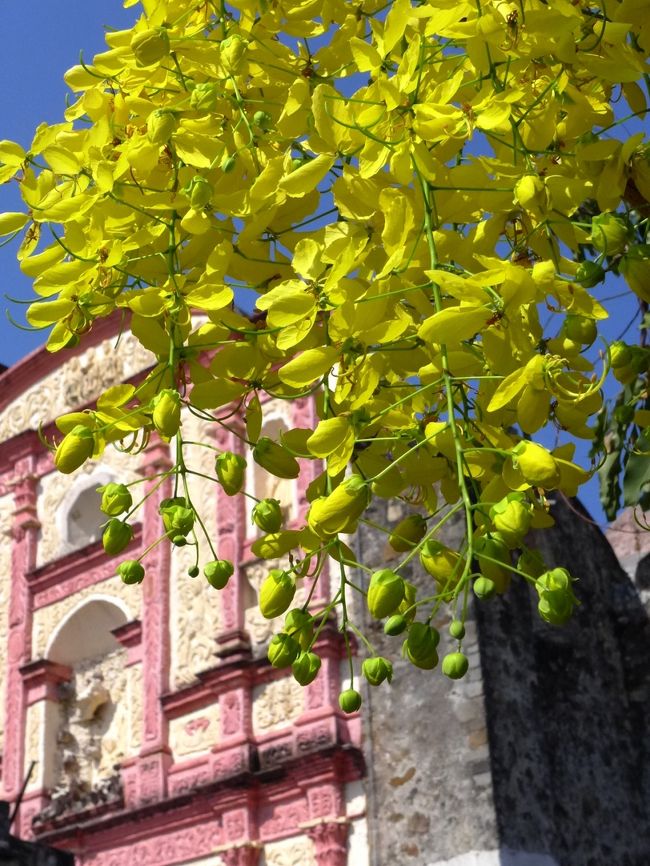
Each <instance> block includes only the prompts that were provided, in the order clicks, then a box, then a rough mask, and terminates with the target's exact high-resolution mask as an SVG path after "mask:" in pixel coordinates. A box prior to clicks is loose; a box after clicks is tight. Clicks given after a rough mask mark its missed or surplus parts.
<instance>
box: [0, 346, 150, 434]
mask: <svg viewBox="0 0 650 866" xmlns="http://www.w3.org/2000/svg"><path fill="white" fill-rule="evenodd" d="M114 347H115V340H114V339H110V340H104V341H103V342H102V343H100V344H99V345H98V346H92V347H91V348H89V349H88V350H87V351H86V352H85V353H84V354H83V355H80V356H78V357H74V358H71V359H70V360H69V361H66V362H65V363H63V364H62V365H61V366H60V367H59V368H58V369H56V370H55V371H54V372H53V373H51V374H50V375H49V376H46V377H44V378H43V379H41V381H40V382H37V383H36V384H35V385H32V387H31V388H28V389H27V390H26V391H24V392H23V393H22V394H21V395H20V397H17V398H16V399H15V400H13V401H12V402H11V403H9V405H8V406H7V407H6V408H5V409H4V411H3V412H2V413H1V414H0V442H4V441H5V440H6V439H9V438H11V437H12V436H15V435H17V434H18V433H22V431H23V430H36V429H37V428H38V425H39V424H47V423H48V422H50V421H52V420H53V419H54V417H55V416H57V415H63V414H64V413H65V412H71V411H72V410H74V409H78V408H80V407H81V406H84V405H86V404H87V403H90V402H92V401H94V400H96V399H97V396H98V395H99V394H100V393H101V392H102V391H104V390H106V388H109V387H110V386H111V385H117V384H119V383H120V382H124V381H125V380H126V379H128V378H130V377H131V376H133V375H135V374H136V373H138V372H140V371H141V370H145V369H146V368H147V367H149V366H151V364H152V363H153V362H154V358H153V356H152V355H151V353H150V352H148V351H147V350H146V349H144V348H143V347H142V346H141V345H140V343H139V342H138V341H137V340H136V339H135V337H133V335H132V334H130V333H125V334H122V337H121V338H120V351H119V352H115V349H114Z"/></svg>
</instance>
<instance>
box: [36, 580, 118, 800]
mask: <svg viewBox="0 0 650 866" xmlns="http://www.w3.org/2000/svg"><path fill="white" fill-rule="evenodd" d="M129 620H130V616H129V613H128V611H127V610H126V609H125V606H124V605H123V603H122V602H121V601H119V600H118V599H114V598H111V597H101V596H99V597H95V598H91V599H88V600H85V601H83V602H82V603H81V604H80V605H79V606H78V607H77V608H76V609H75V610H73V611H71V612H70V614H68V616H67V617H66V618H65V619H64V620H63V622H62V623H61V624H60V626H59V627H58V629H56V631H55V632H54V633H53V635H52V638H51V640H50V644H49V647H48V649H47V652H46V657H47V658H48V659H49V660H50V661H53V662H57V663H58V664H61V665H66V666H68V667H69V668H71V671H72V676H71V678H70V680H69V681H68V682H67V683H66V684H64V685H63V686H62V687H61V698H60V700H59V703H58V705H52V706H51V708H50V709H49V710H48V713H49V715H48V716H47V717H46V727H47V728H48V732H47V735H46V737H45V742H48V743H50V744H51V745H52V746H53V748H50V749H49V750H48V751H47V753H46V754H45V755H43V761H44V764H45V773H44V777H45V778H46V779H47V786H48V787H49V789H50V792H51V798H52V803H53V804H54V803H55V802H56V801H58V802H59V804H60V805H61V808H62V810H63V811H67V808H68V807H69V806H70V804H71V803H73V802H77V803H82V804H83V803H85V801H86V799H88V801H89V802H92V798H93V797H96V796H98V795H100V794H101V792H104V793H105V792H106V791H109V792H110V791H112V790H113V788H115V787H116V786H119V784H120V780H119V773H118V764H119V763H120V761H122V760H123V759H124V758H125V757H126V754H127V750H128V739H129V716H128V712H129V707H128V700H127V688H128V681H127V677H128V673H127V669H126V668H125V665H124V662H125V656H126V650H125V649H124V648H123V647H122V646H121V645H120V644H119V643H118V641H117V640H116V639H115V637H114V636H113V634H112V632H113V630H114V629H116V628H118V627H119V626H122V625H124V624H125V623H126V622H128V621H129Z"/></svg>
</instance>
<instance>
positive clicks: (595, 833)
mask: <svg viewBox="0 0 650 866" xmlns="http://www.w3.org/2000/svg"><path fill="white" fill-rule="evenodd" d="M385 507H386V506H385V505H382V504H380V505H379V506H375V508H376V509H377V511H376V512H375V514H374V516H373V519H377V520H378V522H382V520H383V519H384V517H385V511H384V510H383V509H385ZM554 513H555V516H556V520H557V525H556V527H555V528H554V529H553V530H551V531H550V532H549V531H546V532H544V533H543V534H542V533H540V534H538V536H537V537H533V538H532V539H531V541H532V543H534V544H535V545H536V546H538V547H540V549H542V551H543V552H544V555H545V557H546V559H547V562H548V563H549V565H562V566H565V567H567V568H569V570H570V571H571V573H572V574H573V575H574V576H576V577H578V578H579V582H578V583H577V584H576V594H577V595H578V597H579V598H580V600H581V602H582V603H581V605H580V607H579V608H578V610H577V612H576V614H575V617H574V619H573V620H572V621H571V622H570V623H569V624H568V625H567V626H565V627H562V628H557V627H553V626H550V625H547V624H546V623H544V622H542V621H541V620H540V619H539V617H538V615H537V612H536V596H535V595H534V593H533V592H532V591H531V590H530V589H529V587H528V586H527V585H525V584H524V583H523V582H519V581H516V580H515V581H513V586H512V589H511V590H510V592H509V593H508V594H507V595H506V596H504V597H498V598H495V599H493V600H491V601H490V602H484V603H480V604H477V605H475V606H474V609H473V611H472V615H471V616H472V618H471V621H470V623H469V624H468V628H467V632H468V639H467V640H466V641H465V651H466V652H468V654H469V656H470V661H471V669H470V673H469V675H468V676H467V677H466V678H465V679H464V680H461V681H460V682H458V683H451V682H449V681H448V680H446V679H445V678H444V677H442V675H441V674H440V672H439V671H433V672H431V671H419V670H416V669H414V668H413V667H412V666H410V665H409V664H408V663H406V662H404V661H403V660H398V662H397V664H396V665H395V679H394V682H393V684H392V686H390V687H386V685H385V684H384V685H382V686H381V687H380V688H378V689H371V690H370V689H369V690H367V694H366V709H365V712H364V724H365V731H366V738H365V742H366V753H367V762H368V768H369V769H368V779H367V791H368V798H369V802H368V809H369V813H370V815H372V816H373V818H372V819H371V822H370V839H369V841H370V848H371V860H370V863H371V866H389V864H390V866H394V864H396V863H397V864H404V866H441V864H444V863H447V864H449V866H452V864H453V866H552V864H560V866H647V864H648V863H650V822H649V819H648V812H649V811H650V807H649V806H648V804H650V779H649V777H648V768H649V759H648V758H649V756H648V748H649V742H648V721H647V720H648V719H649V718H650V712H649V711H650V700H649V695H650V626H649V624H648V617H647V613H646V611H645V609H644V607H643V605H642V604H641V602H640V600H639V597H638V595H637V593H636V591H635V589H634V587H633V585H632V584H631V582H630V580H629V578H628V577H627V575H626V574H625V572H624V571H623V570H622V569H621V567H620V565H619V563H618V561H617V559H616V556H615V555H614V553H613V552H612V550H611V548H610V546H609V544H608V543H607V540H606V539H605V537H604V536H603V535H602V533H601V532H600V531H599V530H598V529H597V527H595V526H593V525H592V524H591V523H589V522H588V516H587V515H586V513H585V512H583V511H582V509H581V508H580V506H579V505H577V504H572V505H570V506H569V505H567V504H563V503H557V504H556V506H555V507H554ZM585 518H586V519H585ZM397 519H399V514H398V513H397V512H396V511H394V512H393V513H392V514H390V520H391V522H392V521H393V520H397ZM445 530H446V531H445V539H444V540H446V541H447V543H449V544H453V542H454V541H456V542H458V540H459V533H460V532H462V527H461V526H460V525H459V523H458V522H456V523H454V522H453V521H450V523H449V524H448V526H447V527H446V528H445ZM359 544H360V550H359V556H360V558H361V561H362V562H366V563H370V564H372V565H373V566H375V565H378V564H380V563H381V562H382V561H384V562H386V563H387V564H388V563H390V561H391V559H390V557H391V552H390V548H388V546H387V545H386V543H385V536H382V535H380V534H379V533H377V532H367V533H364V534H363V537H362V538H361V539H360V542H359ZM409 579H412V580H414V581H415V582H417V583H420V584H421V585H425V586H428V587H431V580H430V578H429V577H428V576H427V575H424V574H422V572H421V570H420V569H419V568H416V569H414V571H413V572H412V574H411V576H410V578H409ZM435 625H436V626H437V627H438V628H439V629H440V631H441V633H442V634H443V643H444V635H445V631H446V625H447V621H446V619H445V618H444V617H443V618H441V619H440V620H439V621H438V622H436V623H435ZM366 630H367V632H366V633H367V634H368V637H369V638H370V640H371V642H373V643H374V644H375V646H376V649H377V651H378V652H380V653H384V654H386V655H389V656H391V657H393V658H395V657H396V656H397V657H398V658H399V647H400V646H401V642H402V638H401V637H396V638H387V637H386V636H384V634H383V631H382V629H381V626H379V625H377V624H373V623H372V622H369V621H368V622H366ZM440 649H441V653H440V654H441V656H442V654H443V653H444V650H445V647H444V645H442V646H441V647H440Z"/></svg>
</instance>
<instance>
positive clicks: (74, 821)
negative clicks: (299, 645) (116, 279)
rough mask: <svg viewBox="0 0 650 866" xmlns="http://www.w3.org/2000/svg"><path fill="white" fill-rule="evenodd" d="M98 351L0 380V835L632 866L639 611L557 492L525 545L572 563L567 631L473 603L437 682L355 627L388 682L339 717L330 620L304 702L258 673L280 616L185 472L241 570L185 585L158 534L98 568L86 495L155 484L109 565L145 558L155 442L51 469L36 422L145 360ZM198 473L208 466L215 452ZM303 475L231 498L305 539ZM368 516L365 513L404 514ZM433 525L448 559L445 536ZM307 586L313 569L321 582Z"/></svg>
mask: <svg viewBox="0 0 650 866" xmlns="http://www.w3.org/2000/svg"><path fill="white" fill-rule="evenodd" d="M115 339H116V334H115V328H114V325H113V324H112V323H111V322H110V321H105V322H101V323H99V324H98V325H97V326H96V327H95V329H94V331H93V333H92V335H89V337H88V338H87V340H86V342H85V343H84V348H83V350H81V349H75V350H72V351H70V352H67V353H63V354H61V355H55V356H52V355H49V354H48V353H46V352H45V351H39V352H37V353H35V354H34V355H32V356H30V357H29V358H27V359H25V361H23V362H21V363H20V364H18V365H16V366H15V367H13V368H11V369H9V370H7V371H6V372H5V373H3V374H2V376H1V377H0V525H1V527H2V531H3V543H2V545H1V546H0V646H2V647H6V651H5V654H4V655H3V656H2V657H1V658H0V694H2V695H3V701H4V705H3V707H2V712H1V713H0V726H1V730H0V737H1V748H2V765H1V772H2V778H1V786H2V796H3V797H4V798H5V799H7V800H10V801H15V800H16V799H17V798H19V796H20V795H21V792H22V802H21V806H20V810H19V813H18V819H17V826H16V827H14V832H19V833H20V835H21V836H22V837H23V838H36V839H38V840H41V841H43V842H45V843H46V844H48V845H53V846H56V847H58V848H63V849H66V850H69V851H72V852H73V853H74V855H75V858H76V863H77V864H78V866H154V864H155V866H388V864H391V866H392V864H405V866H442V864H450V866H451V864H453V866H605V864H607V866H610V864H617V866H619V864H620V866H641V864H647V862H649V861H650V856H649V855H650V843H648V839H649V838H650V834H648V833H644V832H642V828H643V827H644V826H645V827H646V828H647V825H648V817H647V811H648V810H647V805H646V804H647V802H648V795H649V794H650V781H649V778H648V766H649V765H648V748H649V744H648V738H647V727H646V725H647V723H646V721H645V720H646V719H647V718H648V714H647V710H648V709H649V708H650V700H649V695H650V675H649V674H648V665H647V658H648V657H650V655H644V654H645V653H646V651H647V650H650V636H649V634H648V628H647V613H646V611H645V608H644V607H643V605H642V603H641V601H640V600H639V597H638V595H637V594H636V592H635V590H634V588H633V586H632V584H631V582H630V581H629V579H628V578H627V576H626V575H625V574H624V573H623V572H622V570H621V569H620V566H619V565H618V562H617V560H616V558H615V556H614V554H613V553H612V552H611V549H610V548H609V546H608V545H607V542H606V541H605V539H604V537H603V536H602V535H601V534H600V533H599V532H597V531H596V530H594V529H593V527H591V526H590V524H589V523H588V522H586V521H585V520H584V516H581V515H580V514H579V513H578V511H579V507H578V506H575V505H571V504H569V505H567V504H566V503H562V502H558V503H557V504H556V506H555V508H556V518H557V520H558V527H557V529H556V530H553V532H551V533H548V534H547V535H546V536H545V537H544V538H540V540H539V544H540V546H542V547H544V550H545V553H546V555H547V557H548V561H549V563H553V564H559V565H561V564H569V563H570V564H571V565H572V571H573V572H574V573H581V574H582V580H581V582H580V587H581V588H580V590H579V593H580V594H581V597H582V600H583V604H582V605H581V607H580V609H579V612H578V615H577V617H576V620H575V622H573V623H572V624H571V625H570V626H569V627H567V629H563V630H557V629H553V628H552V627H549V626H547V625H546V624H544V623H541V622H539V621H538V620H537V619H536V617H535V613H534V606H531V603H530V598H529V596H528V590H527V589H526V587H517V588H515V589H514V590H513V591H512V592H511V593H509V594H508V596H506V597H504V598H499V599H496V600H495V601H494V602H493V603H491V604H490V605H485V606H480V607H478V608H477V610H476V611H475V612H474V616H473V618H472V619H471V621H470V622H469V623H468V638H467V641H466V651H467V652H468V654H469V656H470V659H471V670H470V673H469V675H468V677H466V678H465V679H464V680H462V681H459V682H456V683H450V682H449V681H447V680H445V679H444V678H443V677H441V676H440V675H439V674H437V673H435V672H434V673H431V672H425V671H418V670H415V669H414V668H412V667H411V666H409V665H407V664H405V663H404V662H402V661H401V660H400V659H399V646H398V645H395V639H390V638H386V636H384V635H383V632H382V631H381V628H380V627H377V625H376V624H375V626H373V624H372V623H370V622H368V623H367V624H366V625H367V628H368V633H369V634H372V640H373V643H375V645H376V646H377V648H378V649H379V651H384V653H385V654H386V655H390V656H392V657H393V658H397V660H396V665H395V668H396V671H395V673H396V676H395V680H394V682H393V685H392V686H391V687H390V688H389V687H387V686H382V687H381V688H380V689H376V690H372V691H368V692H367V693H366V694H365V695H364V706H363V708H362V712H361V714H360V715H359V714H354V715H352V716H346V715H343V714H342V713H341V712H340V710H339V708H338V694H339V692H340V690H341V689H342V688H345V686H346V681H345V670H346V666H345V665H343V664H342V662H343V658H344V647H343V645H342V638H341V636H340V634H339V633H338V631H337V629H336V627H335V625H332V627H331V628H329V629H326V630H324V631H323V633H322V634H321V636H320V637H319V643H318V646H317V652H318V653H319V655H320V656H321V658H322V660H323V665H322V668H321V672H320V674H319V676H318V677H317V678H316V680H315V681H314V682H313V683H312V684H311V685H309V686H308V687H306V688H302V687H300V686H299V685H298V684H297V683H295V682H294V681H293V679H292V678H291V676H288V675H287V672H286V671H281V670H276V669H274V668H272V667H271V666H270V664H269V663H268V661H267V660H266V645H267V643H268V640H269V638H270V636H271V634H272V632H273V627H274V624H273V623H272V622H271V623H269V622H268V621H266V620H264V619H263V618H262V616H261V614H260V613H259V612H258V609H257V592H258V590H259V586H260V583H261V581H262V579H263V577H264V576H265V574H266V571H267V569H268V567H269V565H268V563H262V562H260V561H258V560H256V558H255V556H254V555H253V553H252V552H251V544H252V542H253V541H254V540H255V535H254V527H253V525H252V523H251V521H250V514H248V513H247V507H246V505H245V502H244V501H243V500H244V498H243V497H236V498H233V499H231V498H230V497H227V496H225V495H224V494H222V493H220V491H219V489H218V487H217V485H215V484H214V483H212V482H210V481H207V480H202V479H198V481H197V482H196V483H195V485H194V487H193V488H192V496H193V498H195V499H196V500H197V501H198V502H200V504H201V512H202V515H203V516H204V518H206V519H207V520H208V529H209V532H210V534H211V537H213V538H214V539H215V540H216V543H217V545H218V547H219V552H220V556H222V557H223V558H227V559H230V560H232V561H233V562H234V563H235V564H236V573H235V575H234V577H233V579H231V581H230V582H229V583H228V586H227V587H226V589H225V590H223V591H221V592H217V591H215V590H214V589H212V588H211V587H210V586H209V585H208V584H207V583H206V582H205V581H204V580H203V579H202V578H200V577H199V578H191V577H189V576H188V569H189V568H190V566H191V565H192V564H193V559H192V558H191V554H190V553H188V548H179V549H174V550H173V551H171V550H170V549H169V547H168V546H167V545H159V546H157V547H155V548H154V549H153V550H152V551H151V552H150V553H149V554H147V557H146V559H145V564H146V566H147V576H146V578H145V580H144V582H143V583H142V585H141V586H127V585H125V584H123V583H122V581H121V580H120V579H119V578H118V577H117V576H116V575H115V564H116V561H115V560H111V559H109V558H107V557H106V555H105V553H104V551H103V548H102V545H101V542H100V540H99V526H100V523H101V522H102V520H103V519H105V518H103V516H102V515H101V513H100V511H99V496H98V494H97V492H96V489H97V487H99V486H100V485H102V484H106V483H107V482H109V481H112V480H119V481H125V480H128V481H140V482H141V483H142V485H143V489H144V490H145V491H146V492H148V493H150V495H149V496H148V498H147V499H146V502H145V505H144V507H143V509H142V512H141V516H140V518H139V519H140V523H139V524H138V526H137V528H136V532H135V534H134V538H133V540H132V542H131V546H130V547H129V549H128V550H127V551H126V553H125V556H128V557H132V556H137V555H139V553H140V552H141V551H143V550H145V549H146V548H148V547H149V545H150V544H151V543H152V541H154V540H155V539H156V537H157V536H158V535H159V532H160V529H159V525H158V521H159V517H158V510H157V509H158V503H159V501H160V500H161V499H162V498H164V497H165V496H166V495H169V492H168V491H167V488H166V484H165V483H162V484H159V482H158V479H159V477H160V474H161V473H163V472H164V471H165V470H166V469H167V468H168V467H169V465H170V456H169V451H168V447H167V445H166V444H165V443H163V442H161V441H153V440H152V441H151V442H150V443H149V445H148V446H147V447H146V448H145V450H144V451H143V452H142V453H140V454H139V455H137V456H133V455H130V454H124V453H121V452H119V451H117V450H114V449H109V450H107V451H106V453H105V454H104V455H103V456H102V457H101V458H100V459H99V460H97V461H94V462H91V463H89V464H88V465H86V466H84V467H83V468H82V469H81V470H79V471H78V472H77V473H74V474H73V475H71V476H62V475H60V474H59V473H57V472H56V471H55V469H54V465H53V461H52V457H51V454H50V452H49V451H48V450H47V448H46V447H45V446H44V445H43V443H42V442H41V439H40V438H39V435H38V433H37V430H38V428H39V426H40V427H41V429H42V432H43V433H44V435H45V436H46V437H50V438H51V436H52V433H53V430H54V428H53V420H54V417H55V416H56V415H60V414H62V413H63V412H67V411H73V410H78V409H81V408H83V407H85V406H87V405H92V404H93V403H94V400H95V398H96V396H97V395H98V394H99V393H100V392H101V391H102V390H103V389H105V388H106V387H108V386H110V385H112V384H117V383H119V382H123V381H137V379H138V377H139V376H141V375H142V374H143V371H145V370H146V369H147V368H148V367H149V366H150V364H151V362H152V359H151V358H150V357H149V356H148V355H147V353H146V352H145V351H144V350H143V349H141V347H139V344H138V343H137V342H136V341H135V340H134V339H133V338H132V337H131V336H130V335H129V334H128V333H127V334H123V335H122V336H121V338H120V343H119V348H118V350H117V351H115V350H114V348H113V346H114V343H115ZM312 412H313V407H312V405H311V403H310V402H309V401H307V400H305V401H302V402H300V403H298V404H296V405H292V406H289V405H288V404H280V403H278V405H276V404H275V403H273V402H272V403H270V404H269V405H267V406H266V407H265V428H264V432H265V435H269V436H271V437H277V436H278V435H279V433H280V432H281V431H282V430H283V429H289V428H291V427H301V426H307V425H308V424H309V423H310V422H311V418H312V414H311V413H312ZM184 429H185V431H186V436H187V438H188V439H193V440H196V441H202V442H206V443H209V444H211V445H213V446H214V447H215V448H217V449H220V450H225V449H229V450H233V451H236V450H237V449H238V440H237V438H236V437H235V436H234V435H233V434H232V432H230V431H227V430H224V429H223V428H217V426H216V425H209V424H206V423H205V422H203V421H200V420H198V419H196V418H194V417H192V416H188V418H187V419H185V420H184ZM195 459H196V469H197V471H201V472H203V473H204V474H207V475H210V474H211V473H212V467H213V462H214V452H213V451H211V450H209V449H200V448H197V449H196V455H195ZM307 469H308V470H309V467H307ZM312 471H316V470H312ZM309 480H310V476H309V475H308V472H306V473H304V477H301V479H300V480H299V482H298V483H297V486H296V485H295V484H294V482H288V481H278V480H274V479H270V480H269V479H268V478H266V477H263V476H262V475H258V474H256V473H255V471H254V470H250V475H249V477H248V479H247V485H248V490H249V492H251V493H253V494H255V495H257V496H259V497H264V496H275V497H276V498H278V499H280V500H281V501H282V502H286V503H288V513H287V520H288V522H289V525H291V524H292V523H295V524H296V525H299V524H300V521H301V518H302V516H303V514H304V511H305V509H306V499H305V492H306V486H307V484H308V483H309ZM274 484H275V485H277V486H273V485H274ZM374 507H375V508H377V509H380V510H381V511H382V513H381V514H378V515H377V516H378V517H379V518H380V519H381V520H388V521H389V522H390V521H392V520H395V521H396V520H398V519H399V518H400V517H401V516H402V515H401V512H400V507H399V506H397V505H395V504H389V503H383V504H381V503H380V504H378V505H376V506H374ZM446 531H447V533H448V536H447V537H446V539H445V540H446V541H448V542H449V543H451V544H453V542H454V539H455V538H456V540H457V538H458V532H459V531H460V527H459V526H458V525H455V524H454V523H453V521H449V524H448V528H447V529H446ZM358 544H359V545H360V548H361V549H360V550H359V554H360V555H361V556H365V557H366V559H367V561H373V562H387V563H388V562H390V557H391V555H392V554H391V551H390V549H389V548H387V546H386V545H385V544H384V541H383V540H382V538H380V537H378V536H377V535H376V534H375V533H373V532H372V531H368V532H364V534H362V535H361V537H360V538H359V540H358ZM362 561H363V560H362ZM409 579H411V580H413V581H416V582H417V581H424V580H426V579H427V578H426V576H425V575H423V574H420V573H418V572H417V571H413V572H412V573H411V575H410V576H409ZM327 589H328V587H327V579H326V577H325V579H321V581H320V583H319V585H318V586H317V588H316V590H315V591H316V593H322V596H323V598H325V597H326V593H327ZM316 597H317V596H316ZM359 615H360V616H362V615H363V612H362V611H359ZM438 625H439V626H440V628H441V630H442V631H444V626H445V623H444V622H441V623H439V624H438ZM373 628H374V629H375V632H374V633H373V631H372V630H373ZM391 641H392V642H393V643H392V644H390V646H389V643H390V642H391ZM644 659H645V665H644V663H643V662H644ZM23 789H24V790H23ZM622 814H625V815H626V816H629V817H630V818H631V819H632V821H633V822H634V826H635V828H636V829H635V832H634V833H632V832H631V831H628V830H626V829H625V828H624V827H623V826H622V823H621V815H622Z"/></svg>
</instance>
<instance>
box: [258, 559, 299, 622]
mask: <svg viewBox="0 0 650 866" xmlns="http://www.w3.org/2000/svg"><path fill="white" fill-rule="evenodd" d="M295 594H296V583H295V581H294V580H293V578H292V577H291V576H290V575H289V574H287V572H286V571H281V570H280V569H279V568H274V569H272V570H271V571H270V572H269V574H268V576H267V577H266V579H265V580H264V582H263V583H262V586H261V587H260V611H261V612H262V616H264V617H266V619H273V618H274V617H276V616H281V615H282V614H283V613H284V612H285V611H286V610H287V608H288V607H289V605H290V604H291V602H292V601H293V597H294V595H295Z"/></svg>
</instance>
